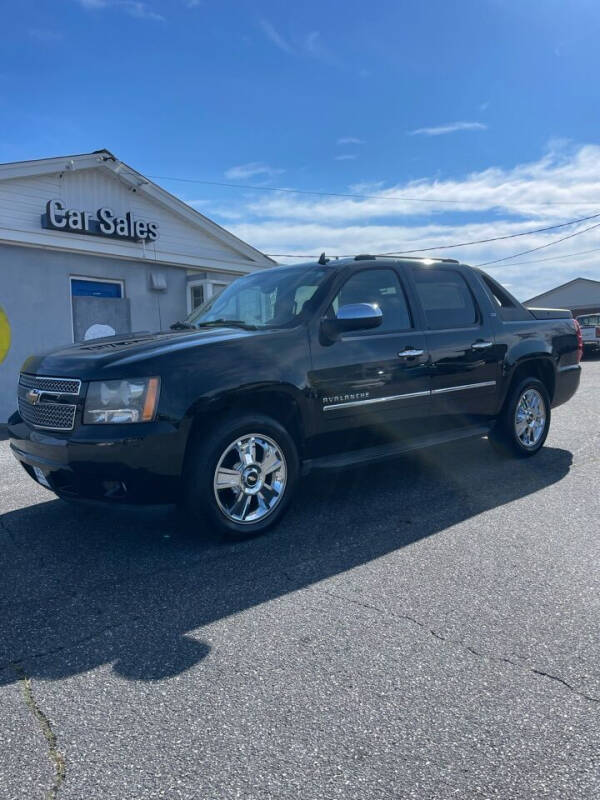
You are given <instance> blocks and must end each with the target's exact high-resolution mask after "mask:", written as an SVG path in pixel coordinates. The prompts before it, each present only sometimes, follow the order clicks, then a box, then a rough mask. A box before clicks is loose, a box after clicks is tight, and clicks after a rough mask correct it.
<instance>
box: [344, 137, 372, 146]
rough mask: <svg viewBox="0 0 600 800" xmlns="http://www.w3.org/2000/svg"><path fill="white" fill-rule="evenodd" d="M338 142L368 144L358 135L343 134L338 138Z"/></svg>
mask: <svg viewBox="0 0 600 800" xmlns="http://www.w3.org/2000/svg"><path fill="white" fill-rule="evenodd" d="M337 143H338V144H342V145H343V144H366V142H365V141H364V139H357V138H356V136H341V137H340V138H339V139H338V140H337Z"/></svg>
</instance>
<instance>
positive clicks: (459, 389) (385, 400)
mask: <svg viewBox="0 0 600 800" xmlns="http://www.w3.org/2000/svg"><path fill="white" fill-rule="evenodd" d="M495 385H496V381H482V382H481V383H466V384H463V385H462V386H446V387H444V388H443V389H433V390H430V389H427V391H424V392H410V393H409V394H394V395H390V396H389V397H372V398H369V399H368V400H352V401H351V402H349V403H334V404H333V405H328V406H323V411H332V410H333V409H334V408H352V407H353V406H366V405H371V404H372V403H390V402H392V401H393V400H408V399H409V398H411V397H428V396H430V395H433V394H447V393H448V392H462V391H464V390H466V389H480V388H483V387H484V386H495Z"/></svg>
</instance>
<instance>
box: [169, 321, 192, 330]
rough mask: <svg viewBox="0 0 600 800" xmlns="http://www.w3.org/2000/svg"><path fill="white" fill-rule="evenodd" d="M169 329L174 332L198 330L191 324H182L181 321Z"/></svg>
mask: <svg viewBox="0 0 600 800" xmlns="http://www.w3.org/2000/svg"><path fill="white" fill-rule="evenodd" d="M169 327H170V329H171V330H172V331H193V330H195V328H196V326H195V325H191V324H190V323H189V322H180V321H179V320H177V322H174V323H173V324H172V325H170V326H169Z"/></svg>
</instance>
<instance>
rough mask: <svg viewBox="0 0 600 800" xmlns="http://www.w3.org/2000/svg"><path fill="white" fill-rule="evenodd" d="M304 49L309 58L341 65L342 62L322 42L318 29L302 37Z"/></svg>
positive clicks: (336, 65)
mask: <svg viewBox="0 0 600 800" xmlns="http://www.w3.org/2000/svg"><path fill="white" fill-rule="evenodd" d="M304 49H305V51H306V53H307V54H308V55H309V56H310V57H311V58H316V59H317V60H318V61H322V62H323V63H325V64H329V65H330V66H333V67H341V66H342V63H341V61H340V60H339V59H338V57H337V56H336V55H334V54H333V53H332V52H331V50H330V49H329V48H328V47H326V45H325V44H323V40H322V38H321V32H320V31H311V32H310V33H308V34H307V36H306V37H305V39H304Z"/></svg>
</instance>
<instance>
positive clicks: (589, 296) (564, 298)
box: [523, 278, 600, 317]
mask: <svg viewBox="0 0 600 800" xmlns="http://www.w3.org/2000/svg"><path fill="white" fill-rule="evenodd" d="M523 305H526V306H534V307H535V306H537V307H538V308H544V307H545V308H568V309H570V310H571V311H572V313H573V316H574V317H578V316H579V315H580V314H589V313H592V312H596V311H600V281H594V280H591V279H590V278H574V279H573V280H572V281H568V283H563V284H561V285H560V286H556V287H555V288H554V289H549V290H548V291H547V292H543V294H538V295H537V296H536V297H532V298H531V299H530V300H525V302H524V304H523Z"/></svg>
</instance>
